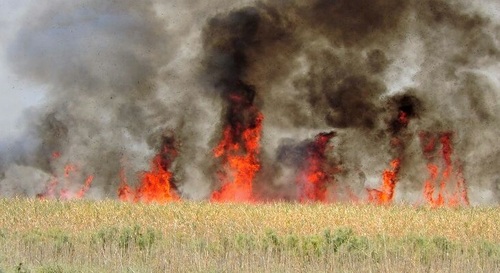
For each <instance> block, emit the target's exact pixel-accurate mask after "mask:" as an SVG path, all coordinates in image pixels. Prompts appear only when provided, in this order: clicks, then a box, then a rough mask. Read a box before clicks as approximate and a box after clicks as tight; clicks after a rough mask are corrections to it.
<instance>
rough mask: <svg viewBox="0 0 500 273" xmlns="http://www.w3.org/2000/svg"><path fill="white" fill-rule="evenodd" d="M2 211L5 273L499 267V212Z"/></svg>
mask: <svg viewBox="0 0 500 273" xmlns="http://www.w3.org/2000/svg"><path fill="white" fill-rule="evenodd" d="M0 207H1V208H2V210H1V211H0V231H1V232H0V241H1V243H0V245H1V247H0V268H2V269H9V270H10V269H15V267H16V266H17V267H19V266H21V267H23V268H25V269H36V270H39V271H40V272H54V271H50V270H55V269H61V270H63V271H64V272H66V271H75V272H82V271H83V272H91V271H96V270H97V271H100V272H112V271H116V269H117V268H121V270H122V271H125V270H129V269H130V270H133V271H134V272H143V271H148V272H149V271H165V270H166V271H170V272H171V271H174V272H185V271H186V270H187V271H200V272H201V271H206V270H213V271H217V272H220V271H223V270H228V271H229V272H231V271H244V272H255V271H263V272H265V271H267V272H274V271H279V270H281V271H293V270H296V271H311V270H312V271H318V270H320V271H321V270H323V271H324V270H326V271H333V270H340V269H343V270H344V271H353V270H369V269H372V270H375V271H384V270H386V269H385V267H388V268H393V269H394V268H396V269H397V268H400V269H401V270H404V268H408V266H412V268H416V270H417V271H416V272H418V271H425V270H430V271H434V270H437V269H438V268H440V267H442V266H446V268H449V269H450V270H452V271H454V272H460V271H462V272H465V271H467V270H468V269H471V270H472V269H473V268H482V269H484V270H485V271H494V270H495V269H498V267H499V266H500V239H499V238H500V227H499V225H498V223H499V222H500V210H499V209H498V208H486V207H483V208H478V207H470V208H439V209H432V208H428V207H411V206H374V205H348V204H334V205H333V204H320V203H313V204H293V203H273V204H261V205H252V204H234V203H209V202H202V203H195V202H171V203H167V204H164V205H160V204H154V203H153V204H143V203H137V204H131V203H123V202H119V201H110V200H109V201H98V202H91V201H81V200H80V201H64V202H61V201H54V200H31V199H4V200H0ZM20 263H22V265H20ZM44 270H45V271H44ZM46 270H49V271H46ZM464 270H465V271H464ZM341 271H342V270H341ZM426 272H428V271H426Z"/></svg>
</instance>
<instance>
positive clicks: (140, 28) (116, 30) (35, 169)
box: [0, 0, 500, 204]
mask: <svg viewBox="0 0 500 273" xmlns="http://www.w3.org/2000/svg"><path fill="white" fill-rule="evenodd" d="M236 2H237V3H236ZM306 2H307V3H305V2H303V1H259V2H256V1H224V0H218V1H210V4H208V3H206V2H203V1H156V0H149V1H140V2H139V1H132V0H122V1H111V2H106V3H104V2H103V1H98V0H85V1H79V2H78V3H76V2H75V3H74V2H71V1H70V2H68V1H50V3H36V4H33V7H31V9H30V10H31V12H30V13H29V17H28V18H26V19H25V20H23V21H22V22H21V25H20V26H19V30H18V31H17V34H16V36H15V39H13V41H12V42H11V44H9V46H8V48H7V52H6V55H7V59H8V62H9V66H10V67H11V69H12V70H13V71H15V72H16V73H17V74H18V75H20V76H22V77H25V78H26V79H29V80H30V81H33V82H35V83H37V84H39V85H41V86H44V87H45V88H47V90H48V92H47V96H46V102H45V103H44V104H43V105H40V106H38V107H36V108H33V109H31V110H30V111H29V112H28V113H27V114H26V115H25V119H24V120H25V123H26V127H27V128H29V129H28V130H26V132H25V134H24V135H23V137H21V138H19V139H18V140H17V141H16V145H13V146H11V147H2V146H0V149H1V150H0V196H8V197H10V196H29V197H34V196H36V195H37V194H40V193H41V192H43V191H44V189H45V188H46V187H47V185H48V184H49V181H50V180H51V177H59V178H61V179H63V180H64V181H62V182H61V181H60V183H59V184H60V185H59V187H66V188H69V189H73V190H78V189H79V188H80V187H81V185H82V184H83V183H84V181H85V179H86V177H88V176H90V175H92V176H93V183H92V187H91V188H90V189H89V192H88V194H87V197H88V198H95V199H99V198H116V194H117V188H118V185H119V183H120V177H119V173H120V172H121V171H123V172H124V175H125V176H126V177H127V180H128V181H129V182H130V183H131V184H134V183H137V177H138V173H140V171H142V170H145V169H148V168H149V165H150V161H151V158H152V157H153V156H154V155H155V154H157V153H158V152H160V151H161V149H162V142H163V140H164V139H165V137H170V136H171V135H175V140H176V141H175V142H176V147H177V149H178V153H179V154H178V157H176V159H175V162H174V164H173V165H172V166H171V168H172V171H173V173H174V175H175V183H176V187H177V189H178V191H179V193H180V194H181V196H183V197H184V198H190V199H196V200H199V199H206V198H208V197H209V196H210V193H211V192H212V191H213V190H215V189H217V188H218V187H219V186H220V185H219V182H218V181H217V172H218V171H217V170H218V169H219V167H220V164H221V163H220V162H219V161H218V160H216V159H214V156H213V151H212V150H213V149H214V147H215V146H216V145H217V142H218V141H219V140H220V139H221V135H222V133H223V130H224V128H225V126H229V127H231V128H233V132H232V138H233V139H232V141H233V144H241V138H242V135H243V132H244V130H245V129H248V128H253V127H255V126H256V125H255V120H256V117H257V116H258V115H259V113H262V114H263V116H264V121H263V132H262V139H261V143H260V145H261V146H262V152H261V154H260V163H261V164H262V168H261V169H260V171H259V173H258V175H257V177H256V178H255V180H256V181H255V192H256V193H257V194H258V195H260V196H261V197H262V198H263V199H286V200H288V199H291V200H295V199H297V195H298V194H299V193H297V190H296V181H295V177H296V176H297V172H300V170H301V168H302V166H304V162H305V161H307V158H306V155H307V153H308V149H310V148H308V147H311V145H312V147H314V144H311V143H314V141H315V136H316V135H318V134H319V133H320V132H330V131H332V130H334V131H335V132H336V136H335V137H333V138H332V139H331V141H330V144H331V146H332V147H333V148H332V149H326V150H325V153H326V154H324V155H323V154H322V153H320V154H319V155H317V156H318V157H319V158H321V159H322V160H325V161H326V162H328V164H327V165H329V166H330V167H331V168H330V170H329V172H330V173H331V179H330V184H328V185H327V187H328V189H329V190H330V191H331V192H334V193H332V195H331V196H335V198H333V197H332V198H333V199H335V200H340V201H343V200H347V199H349V197H348V196H349V194H348V193H347V192H348V191H349V192H350V194H353V195H356V196H359V197H360V198H362V197H363V196H364V195H366V194H367V193H366V189H373V188H377V187H378V185H379V184H380V179H381V174H382V172H383V171H384V169H385V168H387V166H388V164H389V162H391V160H392V159H394V158H395V157H398V158H401V166H400V170H399V171H398V175H399V179H400V182H399V183H398V185H397V186H396V194H395V199H396V200H397V201H405V202H413V203H418V202H422V201H423V197H422V187H423V186H422V185H423V183H424V181H425V180H426V179H427V178H428V174H427V172H426V170H427V169H426V166H427V164H428V163H429V162H439V161H438V160H437V159H435V158H432V159H430V157H426V155H425V153H423V148H422V145H423V144H422V133H425V132H430V133H431V134H436V135H439V134H443V133H445V132H452V137H451V138H452V142H453V149H454V150H453V154H452V160H453V162H454V163H453V164H454V166H455V168H456V169H461V170H462V171H463V176H464V179H465V180H466V181H467V183H468V189H469V191H468V192H469V198H470V200H471V203H472V204H495V203H498V202H499V201H500V175H499V174H498V169H499V166H500V143H498V135H499V133H500V106H499V104H498V100H499V96H500V78H499V76H498V75H500V66H499V63H500V62H499V58H500V50H499V48H500V19H499V15H498V14H500V6H499V5H498V4H496V2H495V1H478V3H479V4H470V3H469V2H467V1H446V0H437V1H436V0H425V1H417V0H414V1H396V0H375V1H373V0H372V1H366V0H354V1H353V0H339V1H329V0H313V1H306ZM401 113H404V116H403V117H402V116H401ZM396 141H397V143H398V144H397V145H394V143H395V142H396ZM0 144H1V143H0ZM322 152H323V151H322ZM435 153H436V154H437V153H438V152H435ZM68 164H71V165H74V166H75V169H76V170H77V171H75V172H73V173H72V175H71V176H67V175H65V172H67V170H65V166H67V165H68ZM436 164H441V163H436ZM63 177H64V178H63ZM134 181H135V182H134ZM336 191H337V192H336Z"/></svg>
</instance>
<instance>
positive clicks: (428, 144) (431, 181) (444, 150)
mask: <svg viewBox="0 0 500 273" xmlns="http://www.w3.org/2000/svg"><path fill="white" fill-rule="evenodd" d="M452 135H453V134H452V133H451V132H444V133H441V134H439V142H440V143H441V159H442V161H443V162H442V164H444V166H443V170H442V171H440V168H439V165H438V164H437V163H434V162H433V161H435V155H434V154H435V152H436V146H437V145H436V144H437V139H438V136H436V135H433V134H431V133H428V132H422V133H420V141H421V144H422V151H423V153H424V156H425V157H426V159H427V160H428V163H427V170H428V172H429V178H428V179H427V180H426V181H425V182H424V197H425V199H426V200H427V202H428V203H429V204H430V205H431V206H433V207H440V206H444V205H450V206H457V205H460V204H464V205H469V198H468V196H467V187H466V183H465V179H464V178H463V175H462V171H461V168H458V170H457V172H456V173H454V172H453V161H452V158H451V156H452V153H453V147H452ZM452 179H456V184H455V187H454V191H453V193H451V194H450V193H449V190H450V189H451V188H452V187H453V185H451V184H450V182H451V181H452ZM436 184H438V186H439V188H438V190H437V192H436V186H437V185H436Z"/></svg>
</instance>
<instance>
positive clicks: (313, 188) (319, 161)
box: [297, 132, 335, 202]
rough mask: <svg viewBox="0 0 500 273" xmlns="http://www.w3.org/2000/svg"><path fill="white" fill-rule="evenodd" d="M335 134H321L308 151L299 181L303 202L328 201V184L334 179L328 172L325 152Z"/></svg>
mask: <svg viewBox="0 0 500 273" xmlns="http://www.w3.org/2000/svg"><path fill="white" fill-rule="evenodd" d="M334 136H335V132H328V133H320V134H319V135H317V136H316V138H315V140H314V142H312V143H311V144H310V145H309V147H308V149H307V159H306V166H305V169H304V170H303V171H301V172H300V174H299V177H298V179H297V184H298V187H299V200H300V201H301V202H310V201H321V202H325V201H326V200H327V187H326V186H327V183H328V182H329V181H331V180H332V179H333V177H332V175H331V174H330V173H329V172H328V171H327V170H326V168H327V166H326V162H325V161H326V156H325V151H326V149H327V147H328V142H329V141H330V139H332V138H333V137H334Z"/></svg>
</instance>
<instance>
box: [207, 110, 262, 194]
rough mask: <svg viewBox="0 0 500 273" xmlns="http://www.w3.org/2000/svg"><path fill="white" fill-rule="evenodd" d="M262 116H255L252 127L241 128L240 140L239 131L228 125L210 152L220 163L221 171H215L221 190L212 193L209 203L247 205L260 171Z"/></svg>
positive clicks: (259, 114)
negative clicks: (256, 176) (240, 202)
mask: <svg viewBox="0 0 500 273" xmlns="http://www.w3.org/2000/svg"><path fill="white" fill-rule="evenodd" d="M263 119H264V116H263V115H262V114H261V113H257V114H256V117H255V119H254V122H253V125H252V126H249V127H248V128H246V129H244V130H243V132H242V134H241V137H240V138H241V139H239V138H238V130H239V128H235V127H234V126H230V125H228V126H227V127H226V128H225V130H224V134H223V138H222V140H221V142H220V143H219V145H217V147H216V148H215V149H214V155H215V157H216V158H220V159H221V160H222V165H223V167H222V169H221V170H220V171H219V172H218V176H219V179H220V180H221V182H222V187H221V188H220V189H219V190H218V191H215V192H213V193H212V196H211V199H212V201H223V202H225V201H231V202H235V201H242V202H251V201H254V200H255V198H254V196H253V185H252V184H253V180H254V178H255V175H256V174H257V172H258V171H259V170H260V162H259V158H258V156H259V152H260V137H261V132H262V121H263Z"/></svg>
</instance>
